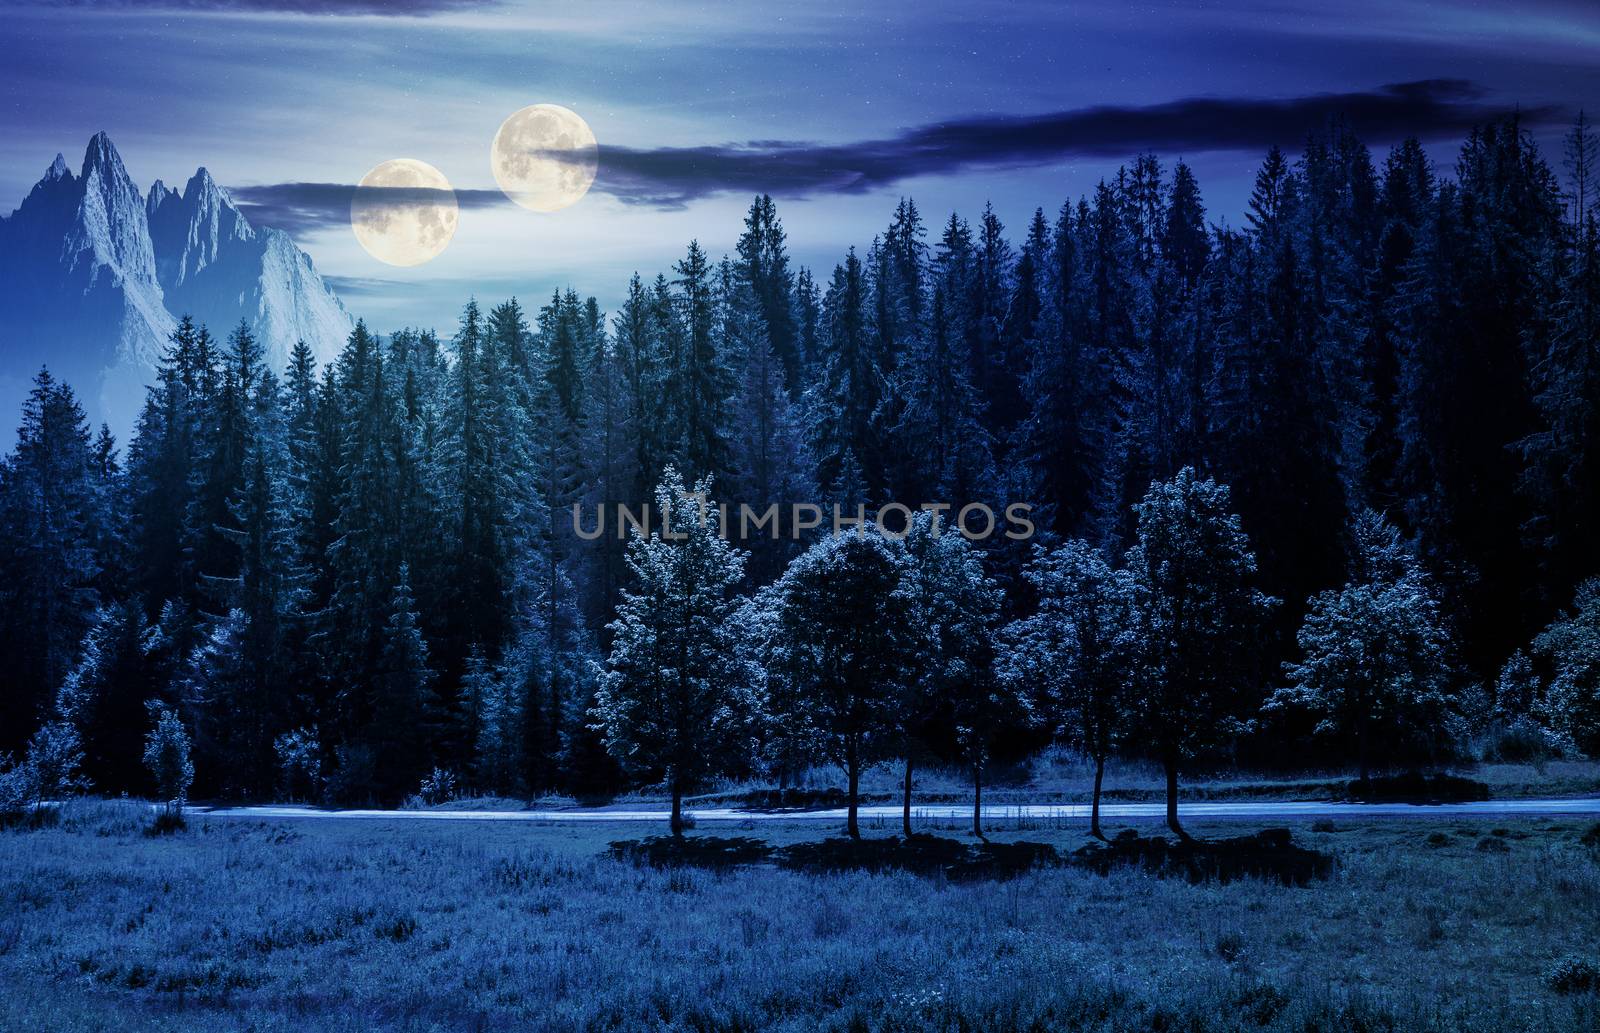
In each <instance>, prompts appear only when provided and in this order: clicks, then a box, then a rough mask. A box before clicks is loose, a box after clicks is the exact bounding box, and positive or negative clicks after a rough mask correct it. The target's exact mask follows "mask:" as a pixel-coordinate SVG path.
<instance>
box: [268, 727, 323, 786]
mask: <svg viewBox="0 0 1600 1033" xmlns="http://www.w3.org/2000/svg"><path fill="white" fill-rule="evenodd" d="M272 750H273V752H274V753H276V754H277V755H278V774H279V777H280V778H281V780H282V786H281V788H282V792H283V795H284V797H285V798H286V799H290V800H315V799H318V798H320V797H321V796H322V789H323V785H322V747H321V745H320V744H318V742H317V732H316V729H314V728H296V729H295V730H294V731H292V732H284V733H283V734H282V735H280V736H278V737H277V738H276V739H274V740H273V741H272Z"/></svg>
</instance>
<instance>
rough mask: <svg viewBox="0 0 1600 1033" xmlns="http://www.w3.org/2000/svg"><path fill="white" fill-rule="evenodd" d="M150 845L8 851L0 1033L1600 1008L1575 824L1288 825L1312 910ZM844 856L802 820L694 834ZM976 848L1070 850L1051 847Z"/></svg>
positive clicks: (549, 834)
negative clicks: (1586, 987) (1583, 965)
mask: <svg viewBox="0 0 1600 1033" xmlns="http://www.w3.org/2000/svg"><path fill="white" fill-rule="evenodd" d="M147 821H148V819H147V816H146V812H145V811H144V810H143V809H142V808H140V807H138V806H137V805H134V804H129V803H117V802H94V801H77V802H73V803H69V804H68V805H67V806H66V807H65V808H64V809H63V811H62V813H61V814H60V815H59V817H58V820H56V821H55V822H54V823H53V824H51V825H49V826H47V827H42V828H33V829H12V830H8V831H4V832H0V1029H3V1030H8V1031H9V1030H18V1031H21V1030H30V1031H32V1030H50V1031H88V1030H105V1031H122V1030H174V1031H177V1030H184V1031H189V1030H194V1031H202V1030H203V1031H208V1033H209V1031H221V1033H227V1031H245V1030H250V1031H257V1033H267V1031H279V1030H282V1031H290V1030H293V1031H303V1030H341V1031H356V1030H372V1029H378V1030H415V1031H424V1030H546V1029H548V1030H693V1031H697V1033H709V1031H719V1030H810V1029H838V1030H862V1031H878V1030H884V1031H893V1030H921V1029H933V1030H949V1031H956V1030H1053V1029H1068V1030H1096V1031H1112V1030H1118V1031H1121V1030H1127V1031H1133V1030H1189V1031H1210V1030H1282V1031H1290V1030H1292V1031H1295V1033H1311V1031H1320V1030H1329V1031H1333V1030H1350V1031H1355V1030H1363V1031H1369V1030H1370V1031H1380V1030H1471V1031H1485V1033H1488V1031H1494V1033H1500V1031H1507V1030H1553V1031H1554V1030H1559V1031H1569V1030H1570V1031H1579V1030H1593V1029H1595V1028H1596V1025H1597V1023H1600V996H1597V995H1596V994H1595V993H1593V992H1586V991H1580V992H1576V993H1573V992H1567V993H1561V992H1557V991H1556V990H1555V989H1553V988H1552V986H1551V984H1550V977H1551V974H1552V973H1553V972H1554V971H1555V969H1556V966H1557V965H1558V964H1559V963H1560V962H1561V960H1562V959H1565V958H1570V957H1577V958H1579V959H1587V960H1588V961H1590V962H1592V963H1596V964H1600V849H1597V848H1596V847H1594V846H1590V845H1586V844H1585V843H1584V842H1583V836H1584V833H1585V832H1586V831H1587V830H1588V828H1589V826H1590V825H1591V824H1592V822H1586V821H1578V820H1559V819H1540V820H1536V821H1523V822H1504V821H1496V822H1494V823H1490V822H1488V821H1472V820H1463V821H1455V820H1446V821H1429V822H1410V821H1390V822H1371V823H1367V824H1363V825H1354V824H1351V825H1338V826H1332V827H1330V826H1329V825H1328V824H1327V823H1326V822H1323V823H1318V824H1316V825H1311V824H1304V825H1298V826H1295V827H1294V832H1295V837H1296V839H1297V841H1300V842H1302V843H1304V844H1306V845H1309V846H1313V847H1315V848H1317V849H1319V850H1324V851H1327V852H1330V853H1332V854H1333V855H1334V856H1335V857H1336V858H1337V866H1336V869H1335V872H1334V875H1333V876H1332V878H1331V879H1329V880H1328V881H1325V882H1318V883H1314V884H1313V885H1311V886H1310V887H1307V888H1286V887H1283V886H1279V885H1276V884H1269V883H1266V882H1262V881H1257V880H1244V881H1239V882H1234V883H1230V884H1226V885H1218V884H1201V885H1190V884H1188V883H1186V882H1183V881H1181V880H1173V879H1160V878H1156V877H1154V876H1151V875H1148V874H1145V873H1143V872H1138V871H1134V870H1121V871H1117V872H1114V873H1113V874H1111V875H1109V876H1105V877H1102V876H1098V875H1094V874H1091V873H1088V872H1085V871H1082V870H1079V869H1075V868H1050V869H1046V870H1041V871H1035V872H1031V873H1028V874H1025V875H1022V876H1020V877H1018V878H1016V879H1013V880H1010V881H987V882H983V881H979V882H965V883H952V882H947V881H945V880H943V879H938V878H933V879H930V878H921V877H917V876H912V875H909V874H901V873H895V874H864V873H843V874H828V875H818V874H806V873H800V872H791V871H786V870H780V869H777V868H773V867H756V868H742V869H737V870H733V871H727V872H714V871H707V870H701V869H695V868H677V869H666V870H657V869H654V868H647V867H645V868H641V867H636V866H634V865H632V864H629V863H626V862H622V861H617V860H612V859H611V858H610V857H608V856H606V848H607V844H608V842H609V841H612V840H617V839H627V838H637V837H640V836H647V835H654V834H658V833H660V832H662V831H664V830H662V829H660V828H657V827H655V826H653V825H649V826H647V825H622V824H619V825H609V824H608V825H554V824H550V825H545V824H532V823H494V822H488V823H477V822H453V821H446V822H404V821H393V822H389V821H354V820H338V819H324V820H315V821H308V820H301V821H277V822H255V821H243V820H233V819H209V820H208V819H205V818H196V819H194V820H192V821H191V823H190V827H189V829H188V830H187V831H185V832H182V833H179V834H176V835H171V836H159V837H157V836H150V835H147V834H146V831H145V826H146V824H147ZM963 824H964V823H962V822H959V821H958V822H948V823H945V825H946V828H945V829H944V830H943V831H942V834H944V835H949V836H959V835H960V832H959V828H960V827H961V826H962V825H963ZM875 826H876V827H875ZM1251 828H1252V827H1251V826H1243V825H1241V824H1236V823H1228V824H1217V825H1210V826H1207V825H1205V824H1202V823H1199V822H1196V823H1195V825H1194V829H1193V831H1195V832H1196V833H1198V834H1201V835H1236V834H1239V833H1240V832H1244V831H1250V829H1251ZM1143 830H1144V831H1145V832H1146V833H1153V832H1155V831H1156V830H1155V828H1154V827H1153V826H1144V827H1143ZM866 831H867V834H868V835H869V836H886V835H889V834H890V833H891V832H892V831H894V830H893V828H892V827H884V823H871V822H869V823H868V827H867V830H866ZM836 834H837V830H835V829H833V828H831V827H829V826H827V825H824V824H822V823H817V822H792V823H781V824H780V823H767V822H763V823H762V824H761V826H760V828H759V829H752V828H738V827H737V826H733V827H729V826H725V825H722V824H717V825H712V824H711V823H706V824H704V825H703V826H702V827H701V828H700V829H698V830H696V831H695V832H693V833H692V835H698V836H704V835H742V836H755V835H759V836H762V837H764V838H766V839H768V840H771V841H773V842H774V843H787V842H794V841H799V840H811V839H819V838H822V837H824V836H829V835H836ZM994 838H995V839H996V840H1002V841H1003V840H1014V839H1025V840H1032V841H1044V842H1049V843H1051V844H1053V845H1055V846H1057V847H1059V848H1063V849H1075V848H1077V847H1079V846H1081V845H1083V844H1084V843H1085V842H1087V838H1086V837H1085V836H1084V835H1083V833H1082V831H1081V830H1080V829H1078V828H1076V827H1051V825H1050V823H1044V825H1043V826H1042V827H1041V825H1040V823H1032V824H1031V825H1030V827H1028V828H1023V829H1014V828H1005V827H999V828H996V830H995V832H994ZM1569 989H1570V988H1569Z"/></svg>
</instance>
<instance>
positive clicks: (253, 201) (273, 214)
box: [228, 183, 510, 236]
mask: <svg viewBox="0 0 1600 1033" xmlns="http://www.w3.org/2000/svg"><path fill="white" fill-rule="evenodd" d="M364 189H365V191H370V192H372V193H373V194H376V195H380V196H381V197H382V198H383V199H385V200H387V201H390V202H392V203H394V204H432V203H435V202H439V201H446V200H449V199H451V198H454V200H455V202H456V204H457V205H458V206H460V207H462V208H488V207H491V206H493V205H497V204H509V203H510V202H508V201H507V200H506V195H505V194H503V193H501V192H500V191H498V190H429V189H425V188H422V187H366V188H364ZM228 194H229V196H231V197H232V198H233V201H234V203H235V204H237V205H238V206H239V208H240V209H241V210H242V211H243V212H244V214H245V217H246V218H248V219H249V220H250V222H251V223H252V224H253V225H257V226H271V227H273V228H275V229H280V230H285V231H287V232H288V233H290V234H293V235H295V236H300V235H303V234H306V233H311V232H314V231H316V230H320V229H325V228H327V227H329V226H336V225H340V224H348V223H349V221H350V201H351V200H352V199H353V198H354V197H355V194H356V187H355V186H354V185H352V184H347V183H270V184H266V185H263V186H247V187H230V188H229V189H228Z"/></svg>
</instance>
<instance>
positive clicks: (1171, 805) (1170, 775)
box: [1162, 752, 1191, 842]
mask: <svg viewBox="0 0 1600 1033" xmlns="http://www.w3.org/2000/svg"><path fill="white" fill-rule="evenodd" d="M1162 759H1163V761H1164V762H1165V764H1166V768H1167V828H1169V829H1171V830H1172V831H1173V832H1175V833H1177V835H1178V838H1179V839H1181V840H1184V841H1186V842H1187V841H1188V840H1189V839H1190V838H1191V837H1190V836H1189V833H1187V832H1185V831H1183V826H1182V825H1180V824H1178V755H1177V753H1176V752H1168V753H1167V754H1166V756H1165V757H1163V758H1162Z"/></svg>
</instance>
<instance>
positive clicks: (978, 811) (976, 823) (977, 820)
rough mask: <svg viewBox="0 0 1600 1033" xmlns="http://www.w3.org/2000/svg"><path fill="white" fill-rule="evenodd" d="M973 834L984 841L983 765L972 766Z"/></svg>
mask: <svg viewBox="0 0 1600 1033" xmlns="http://www.w3.org/2000/svg"><path fill="white" fill-rule="evenodd" d="M972 834H973V835H974V836H977V837H978V838H979V839H983V838H984V836H983V765H982V764H974V765H972Z"/></svg>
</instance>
